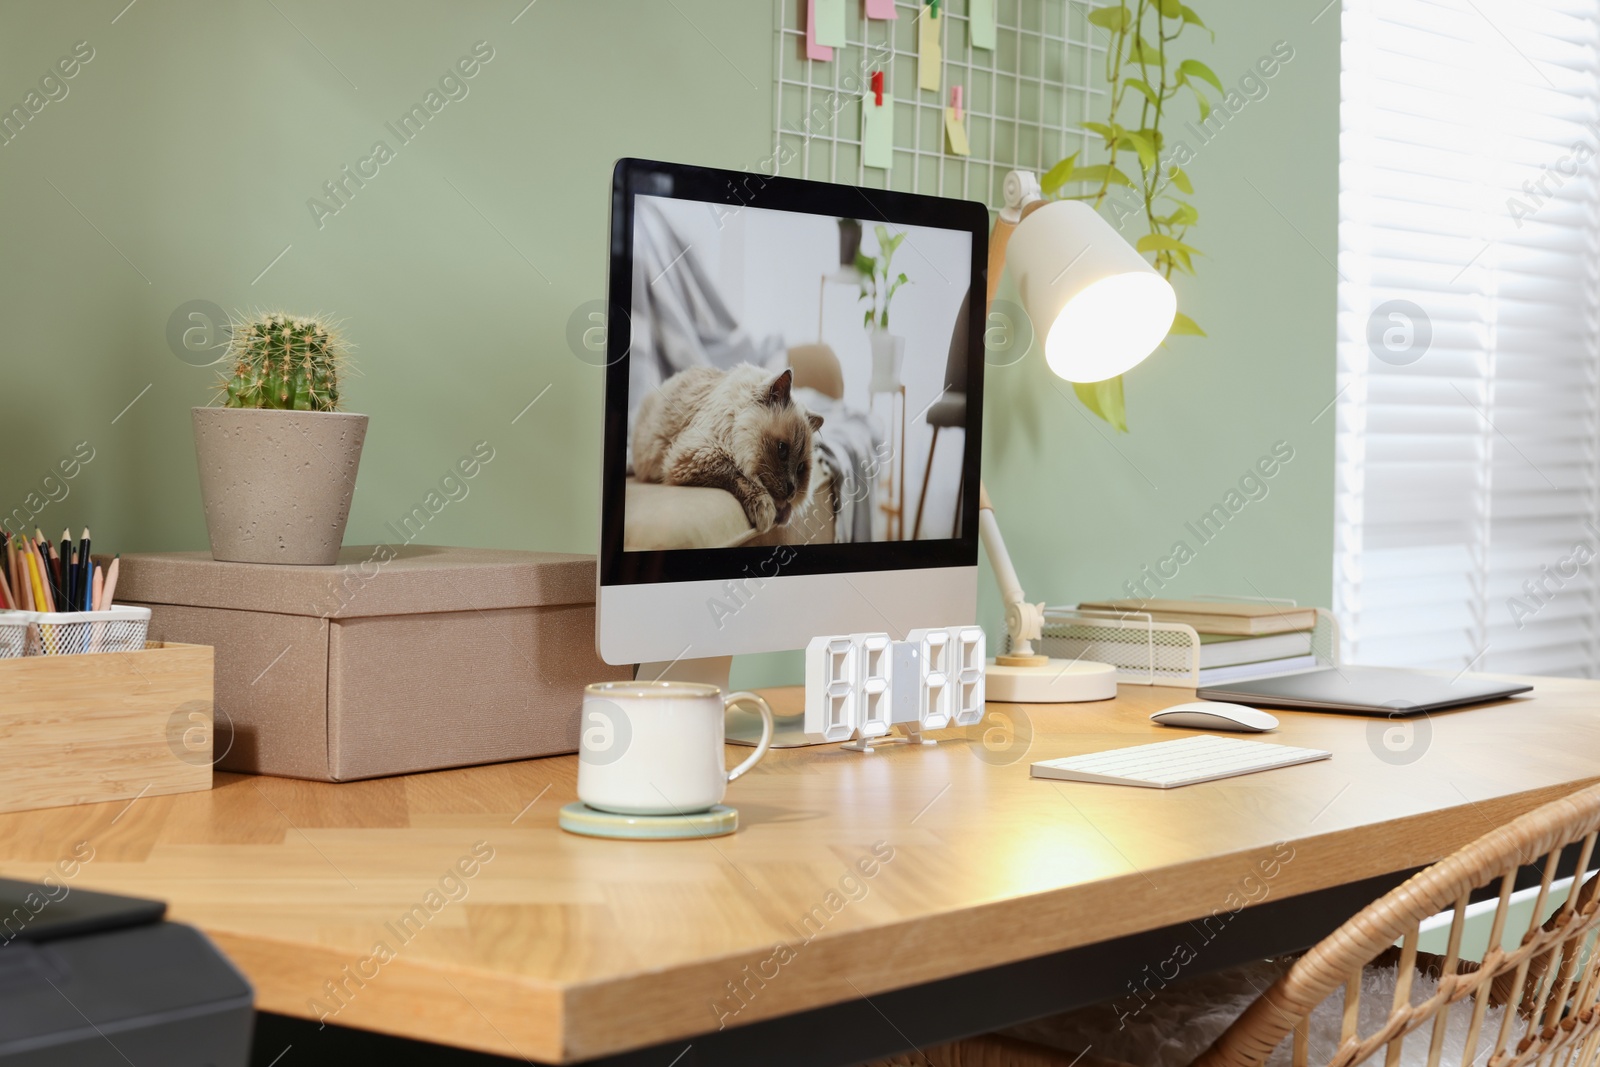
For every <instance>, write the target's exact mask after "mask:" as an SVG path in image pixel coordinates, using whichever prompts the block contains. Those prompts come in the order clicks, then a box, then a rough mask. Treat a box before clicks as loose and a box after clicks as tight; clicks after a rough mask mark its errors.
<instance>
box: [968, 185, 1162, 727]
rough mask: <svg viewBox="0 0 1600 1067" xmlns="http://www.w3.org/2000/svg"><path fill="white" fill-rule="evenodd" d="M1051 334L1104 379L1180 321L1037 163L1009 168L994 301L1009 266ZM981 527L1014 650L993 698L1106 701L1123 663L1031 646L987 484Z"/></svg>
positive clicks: (1133, 259)
mask: <svg viewBox="0 0 1600 1067" xmlns="http://www.w3.org/2000/svg"><path fill="white" fill-rule="evenodd" d="M1007 266H1009V267H1010V269H1011V276H1012V279H1013V281H1014V282H1015V283H1016V287H1017V292H1018V294H1019V295H1020V296H1021V298H1022V307H1023V310H1024V311H1026V312H1027V314H1028V317H1029V319H1031V320H1032V321H1033V324H1034V332H1035V335H1036V336H1041V337H1043V338H1044V358H1045V363H1046V364H1048V365H1049V367H1050V369H1051V370H1052V371H1053V372H1055V374H1056V375H1058V376H1059V377H1061V378H1065V379H1066V380H1067V381H1069V382H1098V381H1103V380H1105V379H1107V378H1114V377H1116V376H1117V375H1119V374H1121V373H1123V372H1124V371H1127V370H1130V369H1132V368H1133V367H1134V366H1136V365H1138V364H1139V363H1140V362H1141V361H1143V359H1144V358H1145V357H1146V356H1148V355H1149V354H1150V353H1151V352H1152V351H1154V350H1155V348H1156V346H1157V345H1159V344H1160V343H1161V341H1162V339H1163V338H1165V337H1166V336H1167V331H1168V330H1169V329H1170V328H1171V326H1172V319H1173V316H1174V315H1175V314H1176V313H1177V310H1178V298H1177V295H1176V294H1175V293H1174V292H1173V291H1172V285H1171V283H1170V282H1168V281H1167V279H1165V278H1163V277H1162V276H1161V275H1160V274H1159V273H1157V271H1156V270H1155V268H1154V267H1152V266H1151V265H1150V264H1149V263H1148V262H1146V261H1145V258H1144V257H1143V256H1142V255H1140V254H1139V253H1138V252H1137V251H1135V250H1134V248H1133V247H1132V246H1131V245H1129V244H1128V242H1127V241H1125V240H1123V238H1122V236H1121V235H1120V234H1118V233H1117V231H1116V230H1114V229H1112V228H1111V225H1110V224H1109V223H1108V222H1106V220H1105V219H1103V218H1101V217H1100V215H1099V214H1098V213H1097V212H1096V211H1095V210H1094V209H1093V208H1091V207H1090V206H1089V205H1088V204H1086V203H1083V202H1082V201H1077V200H1054V201H1051V200H1046V199H1044V196H1043V195H1042V194H1041V193H1040V190H1039V179H1038V178H1037V176H1035V175H1034V174H1033V173H1032V172H1031V171H1018V170H1014V171H1012V172H1011V173H1009V174H1007V175H1006V181H1005V207H1004V208H1002V209H1001V211H1000V217H999V218H998V219H997V220H996V221H995V224H994V232H993V234H992V235H991V236H990V240H989V293H988V298H989V304H990V306H993V304H994V294H995V290H996V289H997V288H998V287H999V284H1000V274H1001V272H1002V271H1003V270H1005V269H1006V267H1007ZM978 508H979V511H978V524H979V533H980V535H981V536H982V538H983V548H984V551H985V552H987V553H988V554H989V562H990V564H991V565H992V566H993V567H994V572H995V578H996V580H997V582H998V583H999V586H1000V597H1001V600H1002V601H1003V602H1004V603H1005V609H1006V631H1007V633H1009V634H1010V637H1011V651H1010V652H1009V653H1008V654H1006V655H1000V656H996V657H995V658H994V659H993V660H992V661H991V663H990V665H989V669H988V677H987V681H986V685H987V689H988V697H989V699H990V700H997V701H1007V702H1012V703H1055V702H1059V701H1080V700H1106V699H1109V698H1111V697H1114V696H1116V695H1117V672H1116V669H1115V668H1114V667H1112V666H1111V665H1109V664H1105V663H1086V662H1083V661H1081V660H1052V659H1050V658H1048V657H1046V656H1041V655H1038V654H1037V653H1035V652H1034V651H1033V642H1034V641H1036V640H1038V639H1039V638H1040V637H1041V636H1042V633H1043V629H1044V604H1042V603H1040V604H1031V603H1029V602H1028V601H1027V600H1026V599H1025V598H1024V597H1023V593H1022V584H1021V582H1020V581H1019V580H1018V578H1017V572H1016V569H1015V568H1014V567H1012V565H1011V557H1010V555H1009V554H1008V553H1007V552H1006V545H1005V540H1004V538H1002V537H1001V536H1000V526H999V523H997V522H996V521H995V517H994V509H993V507H991V505H990V503H989V497H988V494H987V493H986V492H985V491H984V490H983V488H982V487H981V486H980V487H979V497H978Z"/></svg>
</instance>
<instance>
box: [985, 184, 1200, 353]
mask: <svg viewBox="0 0 1600 1067" xmlns="http://www.w3.org/2000/svg"><path fill="white" fill-rule="evenodd" d="M1006 266H1007V267H1008V268H1009V269H1010V271H1011V274H1012V278H1013V279H1014V280H1015V282H1016V286H1017V292H1018V293H1019V294H1020V295H1021V296H1022V307H1023V310H1025V311H1026V312H1027V313H1028V317H1029V318H1030V319H1032V320H1033V327H1034V331H1035V333H1036V334H1037V335H1038V336H1042V337H1043V338H1044V358H1045V362H1046V363H1048V364H1049V365H1050V369H1051V370H1052V371H1054V372H1055V373H1056V374H1058V375H1060V376H1061V377H1063V378H1065V379H1066V380H1067V381H1069V382H1098V381H1103V380H1104V379H1106V378H1114V377H1116V376H1117V375H1119V374H1121V373H1122V372H1123V371H1126V370H1129V369H1130V368H1132V367H1134V366H1135V365H1137V364H1138V363H1139V362H1140V361H1141V360H1143V359H1144V358H1145V357H1146V356H1148V355H1149V354H1150V353H1151V352H1153V351H1155V348H1156V346H1157V345H1159V344H1160V343H1161V341H1162V339H1163V338H1165V337H1166V336H1167V331H1168V330H1169V329H1171V327H1172V318H1173V316H1174V315H1175V314H1177V311H1178V297H1177V294H1176V293H1174V292H1173V291H1172V285H1171V283H1170V282H1168V281H1167V279H1165V278H1163V277H1162V276H1161V275H1160V274H1159V273H1157V272H1156V270H1155V268H1154V267H1152V266H1150V264H1149V263H1148V262H1146V260H1145V258H1144V257H1143V256H1141V255H1140V254H1139V253H1138V252H1136V251H1134V249H1133V246H1132V245H1130V244H1128V242H1127V241H1125V240H1123V238H1122V235H1121V234H1119V233H1117V231H1116V230H1114V229H1112V228H1111V224H1110V223H1108V222H1106V220H1105V219H1103V218H1101V217H1100V215H1099V214H1098V213H1097V212H1096V211H1095V210H1094V209H1093V208H1091V207H1090V206H1089V205H1087V204H1085V203H1082V202H1080V201H1075V200H1058V201H1055V202H1052V203H1049V204H1045V205H1044V206H1043V207H1040V208H1036V209H1034V210H1033V211H1031V212H1029V213H1028V214H1027V216H1026V217H1025V218H1023V220H1022V222H1021V224H1020V225H1018V226H1017V230H1016V233H1015V234H1014V235H1013V236H1012V237H1011V240H1010V243H1009V245H1008V246H1007V248H1006Z"/></svg>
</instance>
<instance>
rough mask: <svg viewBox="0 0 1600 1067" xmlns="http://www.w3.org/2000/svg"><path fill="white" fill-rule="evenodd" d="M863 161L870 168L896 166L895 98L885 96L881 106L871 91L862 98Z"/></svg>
mask: <svg viewBox="0 0 1600 1067" xmlns="http://www.w3.org/2000/svg"><path fill="white" fill-rule="evenodd" d="M861 159H862V162H864V163H865V164H866V165H867V166H869V167H878V168H879V169H881V170H889V169H891V168H892V167H893V166H894V97H893V96H892V95H890V94H889V93H884V94H883V104H882V106H879V105H878V104H877V103H876V98H875V97H874V94H873V93H872V91H871V90H868V91H867V93H866V95H865V96H863V97H862V98H861Z"/></svg>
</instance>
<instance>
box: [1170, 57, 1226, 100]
mask: <svg viewBox="0 0 1600 1067" xmlns="http://www.w3.org/2000/svg"><path fill="white" fill-rule="evenodd" d="M1178 73H1179V74H1182V75H1185V76H1186V77H1190V78H1200V79H1201V80H1203V81H1207V82H1210V83H1211V87H1212V88H1213V89H1215V90H1216V91H1217V92H1219V93H1222V94H1223V95H1224V96H1226V95H1227V92H1228V90H1226V89H1224V88H1223V87H1222V79H1221V78H1219V77H1217V75H1216V74H1215V72H1213V71H1212V69H1211V68H1210V67H1208V66H1206V65H1205V64H1204V63H1202V62H1200V61H1199V60H1198V59H1186V60H1184V61H1183V62H1182V63H1179V64H1178Z"/></svg>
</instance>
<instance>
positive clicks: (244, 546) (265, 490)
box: [194, 312, 367, 565]
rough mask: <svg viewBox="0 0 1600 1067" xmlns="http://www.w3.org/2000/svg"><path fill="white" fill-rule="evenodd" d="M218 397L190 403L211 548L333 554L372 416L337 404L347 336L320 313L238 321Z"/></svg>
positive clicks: (307, 558) (262, 558)
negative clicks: (214, 403) (212, 402)
mask: <svg viewBox="0 0 1600 1067" xmlns="http://www.w3.org/2000/svg"><path fill="white" fill-rule="evenodd" d="M231 327H232V336H231V338H230V340H229V344H228V351H227V355H226V356H225V357H224V365H225V367H226V368H227V369H225V370H224V372H223V376H222V381H221V383H220V385H221V391H220V393H219V396H218V398H217V399H218V400H220V401H221V406H220V407H198V408H195V409H194V443H195V456H196V458H197V459H198V461H199V464H200V497H201V500H202V501H203V502H204V504H205V511H206V532H207V533H208V534H209V535H210V538H211V556H212V558H213V559H218V560H228V561H230V562H236V563H309V564H322V565H328V564H332V563H335V562H337V561H338V557H339V547H340V545H341V544H342V543H343V541H344V528H345V522H346V520H348V519H349V517H350V497H351V495H352V494H353V493H354V492H355V486H356V470H357V468H359V467H360V465H361V445H362V443H363V441H365V440H366V435H367V417H366V416H365V415H353V414H349V413H347V412H342V411H340V410H339V403H340V393H339V384H340V383H339V377H340V374H341V372H342V371H344V370H345V369H346V364H347V361H348V357H349V349H350V345H349V343H348V342H347V341H345V339H344V338H343V337H342V336H341V335H340V333H339V331H338V329H337V327H336V326H335V325H334V324H333V323H331V322H329V321H327V320H326V319H323V318H322V317H320V316H310V317H306V316H299V315H286V314H283V313H281V312H272V313H268V314H257V315H252V316H249V317H246V318H242V319H239V320H236V321H234V322H233V323H232V324H231Z"/></svg>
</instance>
